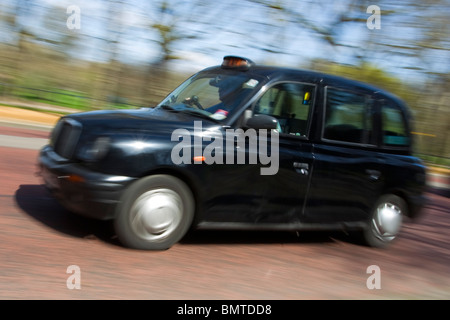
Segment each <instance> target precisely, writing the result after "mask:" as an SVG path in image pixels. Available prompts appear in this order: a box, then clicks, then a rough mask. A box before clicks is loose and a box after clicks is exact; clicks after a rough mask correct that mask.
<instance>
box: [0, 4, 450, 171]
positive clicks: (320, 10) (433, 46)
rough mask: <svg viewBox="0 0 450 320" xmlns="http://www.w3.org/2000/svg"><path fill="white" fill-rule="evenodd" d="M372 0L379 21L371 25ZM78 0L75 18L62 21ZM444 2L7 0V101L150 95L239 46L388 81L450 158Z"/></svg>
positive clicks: (113, 101) (80, 103) (286, 62)
mask: <svg viewBox="0 0 450 320" xmlns="http://www.w3.org/2000/svg"><path fill="white" fill-rule="evenodd" d="M373 4H376V5H377V6H379V8H380V9H381V16H380V17H381V28H380V29H373V30H370V29H369V28H368V27H367V25H366V23H367V19H368V18H369V16H370V15H371V14H372V13H371V12H367V8H368V7H369V6H370V5H373ZM71 5H76V6H78V7H79V8H80V10H81V13H80V17H81V21H80V26H81V28H80V29H70V28H68V26H67V20H68V19H69V17H70V16H71V14H72V12H68V10H67V9H68V7H69V6H71ZM449 13H450V3H449V0H428V1H419V0H400V1H393V0H392V1H377V2H376V3H372V2H371V1H356V0H343V1H340V2H338V3H336V1H332V0H321V1H312V0H311V1H293V0H274V1H270V0H241V1H236V0H223V1H221V2H216V1H207V0H193V1H182V0H156V1H137V0H111V1H106V0H96V1H87V0H86V1H83V0H73V1H64V0H61V1H56V0H54V1H53V0H16V1H13V0H5V1H2V3H0V103H2V104H7V105H24V103H25V102H26V103H27V105H32V106H35V107H36V108H39V107H40V106H44V105H52V106H61V107H68V108H75V109H77V110H80V111H85V110H93V109H104V108H133V107H151V106H154V105H155V104H157V103H158V102H159V101H160V100H162V99H163V98H164V97H165V96H166V95H167V94H168V93H169V92H170V91H171V90H172V89H173V88H174V87H175V86H176V85H178V84H179V83H180V82H181V81H182V80H184V79H185V78H186V77H187V76H189V75H190V74H192V73H194V72H196V71H199V70H200V69H201V68H203V67H207V66H209V65H211V64H220V62H221V58H222V57H223V56H224V55H226V54H239V55H243V56H246V57H249V58H251V59H253V60H255V61H256V62H257V63H261V64H263V63H264V64H272V65H280V66H290V67H296V68H304V69H311V70H316V71H321V72H327V73H332V74H337V75H341V76H345V77H348V78H353V79H357V80H360V81H364V82H368V83H371V84H374V85H376V86H379V87H381V88H384V89H387V90H389V91H391V92H392V93H394V94H396V95H398V96H399V97H401V98H402V99H404V100H405V101H406V102H407V103H408V105H409V106H410V107H411V109H412V110H413V113H414V117H415V128H414V132H415V138H416V150H417V152H418V153H419V154H420V155H421V156H422V157H423V158H424V159H425V160H428V161H431V162H433V163H437V164H442V165H450V134H449V133H450V90H449V88H450V74H449V70H450V37H449V35H450V32H449V29H450V27H449V24H448V18H449V16H450V14H449ZM180 66H184V67H182V68H180Z"/></svg>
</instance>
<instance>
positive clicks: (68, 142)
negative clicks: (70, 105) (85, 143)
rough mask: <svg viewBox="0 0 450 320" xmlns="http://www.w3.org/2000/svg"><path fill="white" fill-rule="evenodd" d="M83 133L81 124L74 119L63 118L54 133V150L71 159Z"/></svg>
mask: <svg viewBox="0 0 450 320" xmlns="http://www.w3.org/2000/svg"><path fill="white" fill-rule="evenodd" d="M80 134H81V124H80V123H79V122H78V121H75V120H73V119H63V120H61V121H60V122H59V123H58V125H57V126H56V127H55V130H54V132H53V134H52V144H53V149H54V151H55V152H56V153H57V154H58V155H60V156H61V157H63V158H66V159H71V158H72V156H73V154H74V151H75V148H76V146H77V143H78V139H79V138H80Z"/></svg>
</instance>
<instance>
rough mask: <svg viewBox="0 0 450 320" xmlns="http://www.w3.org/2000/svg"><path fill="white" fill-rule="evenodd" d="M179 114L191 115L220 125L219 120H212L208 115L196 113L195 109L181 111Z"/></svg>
mask: <svg viewBox="0 0 450 320" xmlns="http://www.w3.org/2000/svg"><path fill="white" fill-rule="evenodd" d="M181 112H183V113H188V114H191V115H194V116H197V117H200V118H204V119H208V120H211V121H213V122H217V123H220V121H219V120H217V119H214V118H211V117H210V116H209V115H207V114H204V113H203V112H199V111H197V109H183V110H181Z"/></svg>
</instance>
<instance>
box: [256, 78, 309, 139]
mask: <svg viewBox="0 0 450 320" xmlns="http://www.w3.org/2000/svg"><path fill="white" fill-rule="evenodd" d="M314 90H315V86H313V85H309V84H303V83H294V82H286V83H279V84H277V85H275V86H273V87H271V88H269V89H268V90H267V91H266V92H265V93H264V95H263V96H262V97H261V98H260V99H259V100H258V101H257V102H256V104H255V107H254V114H265V115H269V116H272V117H274V118H276V119H277V120H278V123H279V128H280V129H279V130H280V133H284V134H289V135H294V136H302V137H306V136H307V133H308V119H309V116H310V113H311V108H312V104H313V97H314Z"/></svg>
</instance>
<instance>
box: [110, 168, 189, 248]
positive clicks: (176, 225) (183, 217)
mask: <svg viewBox="0 0 450 320" xmlns="http://www.w3.org/2000/svg"><path fill="white" fill-rule="evenodd" d="M193 199H194V198H193V195H192V192H191V190H190V188H189V187H188V186H187V185H186V184H185V183H184V182H183V181H182V180H180V179H178V178H176V177H174V176H170V175H153V176H148V177H145V178H142V179H140V180H138V181H136V182H134V183H133V184H132V185H130V186H129V188H128V189H127V190H126V191H125V193H124V194H123V196H122V199H121V200H122V201H121V203H120V204H119V206H118V208H117V215H116V219H115V221H114V229H115V231H116V234H117V237H118V239H119V241H120V242H121V243H122V244H123V245H124V246H126V247H129V248H133V249H141V250H166V249H168V248H170V247H171V246H173V245H174V244H175V243H177V242H178V241H180V240H181V238H182V237H183V236H184V235H185V234H186V232H187V231H188V230H189V228H190V226H191V224H192V221H193V217H194V208H195V205H194V200H193Z"/></svg>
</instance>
